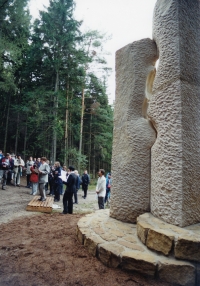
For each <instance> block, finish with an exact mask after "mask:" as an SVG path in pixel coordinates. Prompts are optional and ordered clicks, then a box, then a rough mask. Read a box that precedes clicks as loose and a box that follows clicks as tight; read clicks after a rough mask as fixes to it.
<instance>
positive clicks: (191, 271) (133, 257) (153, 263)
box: [77, 210, 200, 286]
mask: <svg viewBox="0 0 200 286" xmlns="http://www.w3.org/2000/svg"><path fill="white" fill-rule="evenodd" d="M82 220H83V218H81V219H80V220H79V222H78V226H77V229H78V230H77V236H78V238H79V239H78V240H79V241H80V242H81V243H82V244H84V246H85V247H86V248H87V249H88V251H89V252H90V253H91V254H92V255H94V256H96V257H98V258H99V259H100V260H101V262H102V263H103V264H104V265H106V266H108V267H114V268H116V267H120V268H122V269H125V270H130V271H136V272H139V273H142V274H144V275H149V276H151V277H160V279H161V280H162V281H165V282H169V283H172V285H174V283H175V284H178V285H189V286H193V285H195V283H193V282H194V281H195V277H196V279H197V281H198V280H199V279H200V278H199V277H200V274H199V269H200V267H197V266H198V264H197V265H195V266H196V269H195V266H194V265H193V263H190V262H187V261H182V260H177V259H175V258H173V257H170V258H168V257H166V256H163V255H162V254H160V253H157V252H155V251H151V250H149V249H148V248H147V247H146V246H145V245H144V244H143V243H142V242H141V241H140V239H139V238H138V236H137V229H136V227H135V225H132V224H129V223H123V222H120V221H118V220H116V219H113V218H111V217H110V216H109V210H99V211H96V212H95V213H93V216H91V215H90V216H89V215H86V216H85V217H84V220H83V221H82ZM94 221H98V225H99V228H100V229H101V232H100V233H99V232H97V230H98V228H97V227H96V225H95V224H93V223H91V222H94ZM149 221H151V224H150V223H149ZM83 222H84V223H83ZM138 222H141V225H142V224H143V225H145V223H146V225H147V224H148V225H149V227H150V228H152V229H153V228H154V227H155V228H156V229H157V231H158V229H159V231H160V233H164V234H165V235H169V237H171V236H172V237H173V236H174V237H175V239H178V236H179V235H180V234H179V233H178V232H177V231H176V232H175V231H174V230H170V229H169V230H166V226H167V225H168V226H170V225H169V224H167V223H164V222H163V221H161V220H159V219H155V220H154V217H153V216H152V215H151V214H149V213H145V214H144V215H141V216H140V217H139V218H138ZM86 225H87V227H85V226H86ZM120 225H121V226H122V227H119V226H120ZM173 228H174V229H175V230H176V229H181V228H179V227H175V226H173ZM116 229H120V232H116ZM113 230H114V232H115V234H112V231H113ZM150 230H151V229H149V231H150ZM102 231H103V232H104V234H105V239H103V238H102ZM121 232H123V236H122V233H121ZM197 232H198V228H197V226H196V227H195V229H194V228H192V227H191V229H187V230H186V229H183V230H182V234H181V235H183V234H185V233H187V235H192V234H193V235H195V233H197ZM80 234H82V235H80ZM112 236H115V240H114V241H112V240H108V238H109V237H110V238H112ZM159 243H160V242H159V241H158V244H159ZM189 283H190V284H189ZM196 285H198V284H196Z"/></svg>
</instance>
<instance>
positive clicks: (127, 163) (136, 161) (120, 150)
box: [110, 39, 157, 222]
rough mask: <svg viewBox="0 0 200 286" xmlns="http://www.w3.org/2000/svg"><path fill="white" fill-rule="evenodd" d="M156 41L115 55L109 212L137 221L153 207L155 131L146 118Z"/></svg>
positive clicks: (121, 218) (123, 218)
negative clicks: (151, 179)
mask: <svg viewBox="0 0 200 286" xmlns="http://www.w3.org/2000/svg"><path fill="white" fill-rule="evenodd" d="M156 60H157V49H156V45H155V43H154V42H153V41H152V40H150V39H143V40H141V41H137V42H133V43H132V44H130V45H127V46H125V47H124V48H122V49H120V50H119V51H117V54H116V82H117V86H116V104H115V115H114V135H113V136H114V139H113V155H112V178H113V184H112V185H113V187H112V204H111V209H110V215H111V216H112V217H114V218H117V219H119V220H122V221H127V222H136V218H137V216H138V215H140V214H142V213H144V212H147V211H149V210H150V157H151V155H150V152H151V146H152V145H153V143H154V142H155V139H156V133H155V130H154V129H153V127H152V125H151V123H150V121H149V120H148V119H147V118H146V107H147V104H146V101H147V98H145V89H146V81H147V80H148V84H147V86H148V93H151V83H152V78H154V73H155V71H154V65H155V62H156Z"/></svg>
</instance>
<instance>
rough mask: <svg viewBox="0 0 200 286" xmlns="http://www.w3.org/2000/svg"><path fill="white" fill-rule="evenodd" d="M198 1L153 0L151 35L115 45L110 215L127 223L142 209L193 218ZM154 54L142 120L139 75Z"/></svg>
mask: <svg viewBox="0 0 200 286" xmlns="http://www.w3.org/2000/svg"><path fill="white" fill-rule="evenodd" d="M199 3H200V2H199V1H197V0H191V1H183V0H158V1H157V3H156V6H155V10H154V20H153V40H154V41H153V42H151V40H147V39H145V40H141V41H138V42H134V43H132V44H130V45H128V46H126V47H124V48H122V49H121V50H119V51H117V54H116V86H117V88H116V103H115V116H114V141H113V159H112V169H113V170H112V178H113V187H112V202H111V211H110V215H111V216H112V217H113V218H117V219H120V220H123V221H126V222H134V221H135V219H136V217H137V216H138V214H141V213H144V212H145V211H149V210H150V212H151V213H152V214H153V215H154V216H155V217H157V218H160V219H162V220H164V221H165V222H167V223H170V224H173V225H177V226H180V227H184V226H187V225H191V224H195V223H198V222H200V8H199V5H200V4H199ZM156 47H157V48H156ZM157 54H158V55H159V65H158V69H157V72H156V75H155V79H154V81H153V83H152V85H153V86H152V95H151V96H150V97H149V96H148V97H149V98H148V103H149V107H148V112H147V119H144V118H143V117H142V106H143V103H144V97H145V85H146V78H148V73H149V72H150V71H151V70H152V69H153V65H154V63H155V60H156V59H157ZM147 83H148V82H147ZM148 120H150V121H148ZM150 122H151V123H150ZM151 124H152V125H153V126H154V128H155V130H156V132H155V131H154V130H153V129H152V128H151ZM155 134H156V140H155ZM150 149H151V155H150ZM150 158H151V163H150ZM149 205H150V209H149Z"/></svg>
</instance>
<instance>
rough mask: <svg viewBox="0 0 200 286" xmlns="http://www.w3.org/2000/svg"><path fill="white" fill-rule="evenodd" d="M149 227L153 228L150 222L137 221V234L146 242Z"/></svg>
mask: <svg viewBox="0 0 200 286" xmlns="http://www.w3.org/2000/svg"><path fill="white" fill-rule="evenodd" d="M149 228H151V226H150V225H149V224H148V223H146V222H141V221H138V222H137V235H138V237H139V239H140V240H141V241H142V243H144V244H146V239H147V235H148V231H149Z"/></svg>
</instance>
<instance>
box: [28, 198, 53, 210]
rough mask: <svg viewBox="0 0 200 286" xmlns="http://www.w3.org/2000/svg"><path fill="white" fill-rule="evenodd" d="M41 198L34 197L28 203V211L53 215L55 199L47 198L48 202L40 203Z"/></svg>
mask: <svg viewBox="0 0 200 286" xmlns="http://www.w3.org/2000/svg"><path fill="white" fill-rule="evenodd" d="M39 198H40V196H34V198H33V199H32V200H31V201H30V202H29V203H28V205H27V207H26V210H27V211H32V212H42V213H51V212H52V206H53V197H47V198H46V201H44V202H41V201H38V199H39Z"/></svg>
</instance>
